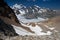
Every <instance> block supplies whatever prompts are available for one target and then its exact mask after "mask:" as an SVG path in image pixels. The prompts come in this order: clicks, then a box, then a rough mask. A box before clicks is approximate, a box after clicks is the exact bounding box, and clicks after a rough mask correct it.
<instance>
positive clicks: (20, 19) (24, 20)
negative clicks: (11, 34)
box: [16, 14, 46, 23]
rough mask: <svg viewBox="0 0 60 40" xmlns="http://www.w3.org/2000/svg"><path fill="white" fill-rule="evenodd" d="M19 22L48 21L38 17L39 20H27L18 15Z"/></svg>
mask: <svg viewBox="0 0 60 40" xmlns="http://www.w3.org/2000/svg"><path fill="white" fill-rule="evenodd" d="M16 16H17V18H18V20H19V21H20V22H23V23H29V22H39V21H45V20H46V19H44V18H40V17H38V18H37V19H26V18H25V17H24V16H21V15H20V14H19V15H16Z"/></svg>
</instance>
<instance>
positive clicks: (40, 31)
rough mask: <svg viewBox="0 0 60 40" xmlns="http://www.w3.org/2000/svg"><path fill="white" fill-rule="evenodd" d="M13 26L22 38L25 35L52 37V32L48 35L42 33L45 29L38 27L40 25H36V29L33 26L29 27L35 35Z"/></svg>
mask: <svg viewBox="0 0 60 40" xmlns="http://www.w3.org/2000/svg"><path fill="white" fill-rule="evenodd" d="M22 25H23V26H27V25H25V24H22ZM12 26H13V27H14V29H15V31H16V33H18V34H19V35H22V36H24V35H51V34H52V32H50V31H47V32H46V33H45V32H42V31H43V29H42V28H41V27H40V26H38V25H36V26H35V27H32V26H31V25H30V26H27V27H28V28H30V29H31V30H32V31H34V32H35V33H30V32H28V31H26V30H25V29H23V28H21V27H17V26H15V25H12Z"/></svg>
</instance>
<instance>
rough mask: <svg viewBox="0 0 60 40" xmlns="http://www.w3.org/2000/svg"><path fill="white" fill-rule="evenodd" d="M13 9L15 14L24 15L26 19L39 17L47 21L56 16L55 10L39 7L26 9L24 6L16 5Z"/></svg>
mask: <svg viewBox="0 0 60 40" xmlns="http://www.w3.org/2000/svg"><path fill="white" fill-rule="evenodd" d="M12 9H13V10H14V12H15V13H17V14H20V15H23V16H24V17H25V18H26V19H35V18H38V17H40V18H44V19H46V18H51V17H53V16H55V11H54V10H51V9H49V8H43V7H39V6H37V5H33V6H30V7H26V6H24V5H22V4H19V5H18V4H15V5H13V6H12Z"/></svg>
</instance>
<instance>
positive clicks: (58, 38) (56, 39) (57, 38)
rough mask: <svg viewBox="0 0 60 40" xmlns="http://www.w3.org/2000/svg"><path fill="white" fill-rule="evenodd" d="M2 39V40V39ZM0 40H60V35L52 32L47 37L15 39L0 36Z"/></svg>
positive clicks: (18, 37) (21, 37)
mask: <svg viewBox="0 0 60 40" xmlns="http://www.w3.org/2000/svg"><path fill="white" fill-rule="evenodd" d="M2 37H3V38H2ZM0 38H2V39H0V40H60V33H57V32H53V34H52V35H50V36H48V35H45V36H33V35H29V36H27V35H26V36H15V37H9V36H0Z"/></svg>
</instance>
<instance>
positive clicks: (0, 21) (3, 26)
mask: <svg viewBox="0 0 60 40" xmlns="http://www.w3.org/2000/svg"><path fill="white" fill-rule="evenodd" d="M11 16H12V18H14V20H15V21H16V22H17V23H18V21H17V19H16V17H15V14H14V12H13V11H12V9H11V8H10V7H9V6H8V5H7V4H6V3H5V2H4V0H0V37H1V36H3V35H4V36H18V34H17V33H16V32H15V30H14V28H13V27H12V26H11V24H8V23H6V22H5V21H8V22H9V20H8V19H6V20H5V18H9V19H12V18H11ZM4 20H5V21H4Z"/></svg>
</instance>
